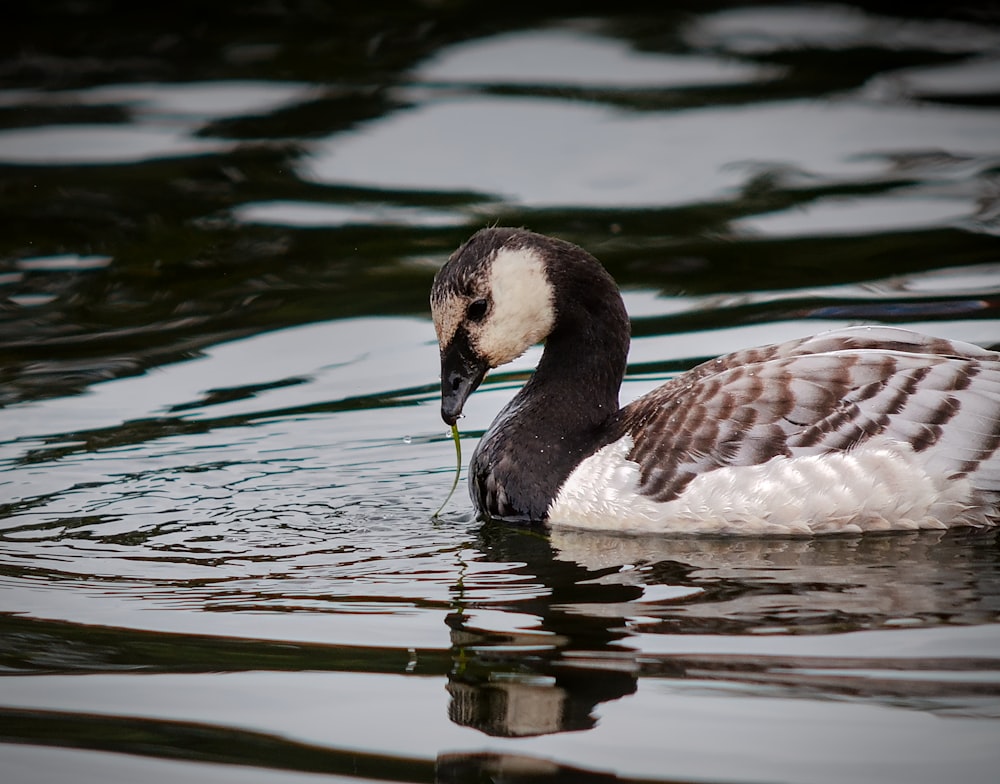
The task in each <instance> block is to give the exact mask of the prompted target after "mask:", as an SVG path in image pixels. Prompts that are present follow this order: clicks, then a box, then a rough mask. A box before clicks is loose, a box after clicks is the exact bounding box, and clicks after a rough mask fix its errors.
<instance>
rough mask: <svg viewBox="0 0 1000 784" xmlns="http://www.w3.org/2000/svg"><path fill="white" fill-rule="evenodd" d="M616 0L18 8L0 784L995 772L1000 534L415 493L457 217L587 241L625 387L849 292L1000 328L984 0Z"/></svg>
mask: <svg viewBox="0 0 1000 784" xmlns="http://www.w3.org/2000/svg"><path fill="white" fill-rule="evenodd" d="M604 5H605V4H594V5H588V4H586V3H582V4H581V3H577V4H573V5H572V6H570V5H569V4H564V6H552V7H550V8H547V9H546V8H540V7H538V6H537V4H524V5H520V4H517V3H513V4H511V3H506V4H503V7H502V8H490V9H488V10H487V9H485V7H484V6H482V4H473V3H461V2H456V3H388V4H379V6H378V8H377V9H376V8H372V9H371V10H367V11H365V10H360V11H359V10H354V11H351V12H347V11H345V10H344V9H343V8H342V7H340V6H337V5H334V4H326V3H323V2H312V3H306V2H302V3H288V4H265V3H262V4H236V3H225V2H220V3H210V4H185V3H180V4H175V5H173V6H171V7H170V8H164V9H161V11H162V15H161V16H160V17H159V18H154V15H152V14H150V13H149V12H148V11H147V10H145V9H140V8H139V7H138V6H135V7H133V6H132V5H130V4H119V3H113V2H89V1H88V0H84V2H76V3H48V4H33V5H31V7H30V8H22V9H20V10H18V11H17V12H13V13H11V15H10V19H8V23H7V24H5V25H4V27H3V29H2V30H0V41H2V44H3V51H4V53H5V54H4V57H3V59H2V61H0V215H2V219H0V220H2V222H0V226H2V231H0V298H2V299H0V404H2V406H3V407H2V408H0V779H2V780H3V782H4V784H8V782H10V784H22V783H23V782H60V781H67V782H69V781H73V782H79V781H102V782H103V781H129V782H132V781H143V782H146V784H153V782H158V781H175V780H176V779H177V778H179V777H181V778H185V779H188V780H194V781H206V782H229V781H234V782H235V781H240V782H244V781H248V780H249V781H261V782H271V781H282V782H290V781H307V780H308V781H314V780H317V775H319V776H320V778H319V780H328V781H345V782H346V781H365V780H368V781H370V780H376V781H392V782H397V781H399V782H430V781H438V782H466V781H471V782H478V781H505V782H555V781H560V782H562V781H567V782H604V781H614V780H626V781H633V780H637V781H743V782H761V781H774V782H778V781H781V782H842V781H845V780H854V781H879V782H883V781H884V782H897V781H898V782H907V783H909V782H935V783H936V782H941V781H961V782H963V783H964V782H993V781H995V780H996V770H997V766H998V764H1000V540H998V535H997V533H996V532H991V531H986V532H963V531H956V532H952V533H948V534H935V533H928V534H919V535H892V536H868V537H857V538H850V537H849V538H836V537H834V538H827V539H819V540H745V541H744V540H726V539H707V540H690V541H689V540H680V541H678V540H667V539H642V538H624V537H618V538H615V537H605V536H600V535H595V534H569V533H566V532H559V533H552V534H551V535H547V534H546V533H545V532H542V531H528V530H520V529H515V528H507V527H504V526H498V525H492V524H488V525H482V524H479V523H477V522H476V521H474V520H473V519H472V516H471V510H470V506H469V503H468V501H467V500H466V497H465V493H464V491H462V492H460V493H459V494H458V495H457V496H456V499H453V500H452V502H451V503H450V505H449V506H448V508H447V510H446V512H445V513H444V515H443V519H442V520H440V521H433V520H432V519H431V516H432V514H433V512H434V510H435V509H436V508H437V506H438V505H439V504H440V502H441V501H442V499H443V498H444V496H445V494H446V492H447V489H448V486H449V484H450V481H451V471H452V467H453V459H454V458H453V452H452V448H451V444H450V443H449V439H448V435H447V433H446V432H445V428H444V426H443V425H442V424H441V422H440V419H439V418H438V413H437V400H436V398H437V391H436V390H437V384H438V381H437V349H436V346H435V344H434V335H433V329H432V327H431V325H430V323H429V320H428V313H427V305H426V297H427V290H428V287H429V285H430V281H431V278H432V277H433V274H434V270H435V269H436V268H437V266H438V265H440V264H441V263H442V261H443V260H444V258H445V257H446V256H447V255H448V253H449V252H450V251H451V250H452V249H453V248H454V247H455V246H456V245H457V244H458V243H460V242H461V241H462V240H463V239H464V238H465V237H466V236H468V234H470V233H471V232H472V231H474V230H475V229H476V228H478V227H480V226H482V225H485V224H490V223H494V222H500V223H504V224H514V225H526V226H529V227H531V228H533V229H535V230H538V231H543V232H548V233H553V234H557V235H559V236H562V237H565V238H568V239H571V240H573V241H576V242H578V243H580V244H583V245H585V246H586V247H588V248H589V249H590V250H592V251H593V252H594V253H595V254H596V255H598V257H600V258H601V259H602V260H603V261H604V262H605V263H606V264H607V266H608V267H609V269H610V270H611V271H612V272H613V274H614V275H615V277H616V278H617V279H618V280H619V281H620V283H621V284H622V286H623V288H624V291H625V296H626V302H627V305H628V307H629V310H630V312H631V314H632V316H633V330H634V334H635V341H634V344H633V348H632V354H631V357H630V371H629V376H628V378H627V380H626V384H625V387H624V390H623V398H624V399H631V398H632V397H635V396H636V395H638V394H640V393H642V392H644V391H646V390H648V389H650V388H652V387H653V386H655V385H656V384H658V383H660V382H661V381H662V380H664V379H666V378H668V377H670V376H671V375H672V374H674V373H676V372H679V371H681V370H683V369H685V368H687V367H690V366H692V365H693V364H694V363H696V362H698V361H700V360H702V359H704V358H706V357H709V356H712V355H714V354H717V353H721V352H723V351H727V350H732V349H737V348H741V347H746V346H750V345H754V344H759V343H763V342H769V341H772V340H782V339H787V338H791V337H795V336H799V335H803V334H807V333H811V332H815V331H819V330H821V329H823V328H827V327H830V326H837V325H844V324H851V323H863V322H873V323H894V324H904V325H908V326H913V327H916V328H918V329H922V330H925V331H929V332H933V333H935V334H939V335H943V336H946V337H950V338H960V339H964V340H970V341H973V342H976V343H979V344H981V345H984V346H991V347H998V346H1000V242H998V240H997V235H998V233H1000V14H998V13H997V12H996V10H995V9H993V8H991V7H990V6H989V5H987V4H966V5H957V6H956V5H944V4H942V5H941V6H935V5H933V4H928V3H919V4H914V6H913V8H912V9H911V11H910V16H907V17H899V16H894V15H892V13H893V11H892V6H890V5H889V4H885V5H879V4H872V5H870V6H869V7H868V8H867V9H865V8H863V7H862V6H852V7H847V6H838V5H801V6H796V5H789V6H780V7H779V6H765V5H760V4H756V5H747V6H739V5H735V4H714V3H692V4H690V5H685V4H675V5H674V6H673V10H672V11H670V12H662V13H659V14H655V15H653V14H650V13H648V12H645V11H643V10H642V9H641V7H639V10H633V9H632V8H631V7H630V5H629V4H627V3H625V4H621V3H619V4H616V7H617V9H618V10H617V11H616V12H615V13H613V14H611V15H609V12H608V10H607V9H606V7H602V6H604ZM537 356H538V354H537V351H536V352H534V353H532V354H530V355H529V356H527V357H525V358H523V359H522V360H520V361H518V363H516V364H515V365H514V366H512V368H509V369H506V370H505V371H504V372H502V373H497V374H496V375H495V376H494V377H492V379H491V380H490V381H489V382H487V384H486V385H485V386H484V388H483V389H482V390H481V391H480V392H479V393H477V394H476V395H475V396H474V397H473V399H472V401H471V402H470V405H469V406H468V409H467V416H466V418H465V419H464V420H463V421H462V424H463V439H464V447H465V451H466V455H468V454H470V453H471V451H472V447H473V445H474V443H475V440H476V438H477V437H478V436H479V435H480V434H481V433H482V431H483V430H484V429H485V427H486V426H487V425H488V423H489V421H490V420H491V419H492V417H493V415H494V414H495V413H496V411H497V410H498V409H499V408H500V406H501V405H502V404H503V402H504V401H505V400H506V399H508V398H509V397H510V395H511V394H512V392H513V390H514V389H515V388H516V387H517V386H518V385H519V384H520V383H522V381H523V379H524V377H525V374H526V373H527V372H528V371H529V370H530V367H531V365H532V362H533V361H534V360H535V359H536V358H537Z"/></svg>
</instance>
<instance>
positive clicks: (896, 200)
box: [730, 193, 976, 237]
mask: <svg viewBox="0 0 1000 784" xmlns="http://www.w3.org/2000/svg"><path fill="white" fill-rule="evenodd" d="M975 206H976V205H975V203H974V202H973V201H972V200H971V199H964V200H963V199H956V198H949V199H944V198H937V199H935V198H926V197H920V196H919V195H918V196H916V197H915V198H906V196H905V195H903V194H901V193H896V194H894V195H893V196H876V197H868V198H859V197H852V198H831V199H824V200H821V201H815V202H810V203H808V204H805V205H802V206H799V207H796V208H794V209H786V210H781V211H780V212H773V213H767V214H764V215H754V216H752V217H748V218H741V219H740V220H736V221H733V222H732V223H731V224H730V228H732V229H733V230H734V231H738V232H747V233H750V234H763V235H766V236H768V237H805V236H820V237H822V236H828V235H833V234H851V235H858V234H866V233H869V232H870V233H872V234H878V233H882V232H893V231H907V230H912V229H929V228H933V227H936V226H954V225H956V224H958V223H961V222H962V221H965V220H968V219H969V218H970V217H972V214H973V212H974V210H975Z"/></svg>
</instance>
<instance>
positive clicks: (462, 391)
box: [441, 331, 489, 425]
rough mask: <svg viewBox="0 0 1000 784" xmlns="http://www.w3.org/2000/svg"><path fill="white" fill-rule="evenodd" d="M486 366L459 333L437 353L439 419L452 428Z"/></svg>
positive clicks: (460, 332) (486, 368)
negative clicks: (439, 383) (438, 363)
mask: <svg viewBox="0 0 1000 784" xmlns="http://www.w3.org/2000/svg"><path fill="white" fill-rule="evenodd" d="M487 370H489V366H488V365H487V364H486V362H485V361H484V360H483V359H481V358H480V357H478V356H476V354H475V353H474V352H473V350H472V347H471V346H469V340H468V338H467V337H466V336H465V335H464V334H463V333H462V331H459V332H458V333H457V334H456V335H455V337H454V338H453V339H452V341H451V343H450V344H449V345H448V346H447V347H446V348H444V349H442V350H441V418H442V419H443V420H444V421H445V424H448V425H454V424H455V423H456V422H457V421H458V418H459V417H460V416H461V415H462V408H463V407H464V406H465V401H466V400H468V399H469V395H471V394H472V393H473V392H475V391H476V389H477V388H478V387H479V385H480V384H481V383H482V381H483V378H484V377H485V376H486V371H487Z"/></svg>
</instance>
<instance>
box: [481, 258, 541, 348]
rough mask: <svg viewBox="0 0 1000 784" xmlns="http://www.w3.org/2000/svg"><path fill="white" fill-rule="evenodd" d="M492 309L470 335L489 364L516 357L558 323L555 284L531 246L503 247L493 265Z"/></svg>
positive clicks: (491, 268)
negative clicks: (554, 297)
mask: <svg viewBox="0 0 1000 784" xmlns="http://www.w3.org/2000/svg"><path fill="white" fill-rule="evenodd" d="M489 291H490V294H491V296H492V298H493V310H492V312H491V313H490V317H489V318H488V319H486V321H484V322H483V323H482V324H481V325H480V328H478V329H470V337H471V338H472V341H473V345H474V347H475V349H476V351H477V352H478V353H479V355H480V356H483V357H485V358H486V360H487V361H488V362H489V363H490V367H498V366H499V365H503V364H504V363H506V362H510V361H512V360H514V359H517V358H518V357H519V356H521V354H523V353H524V352H525V351H527V350H528V349H529V348H531V346H533V345H535V344H536V343H538V342H539V341H541V340H542V339H544V338H545V337H546V336H547V335H548V334H549V332H551V331H552V325H553V324H554V323H555V307H554V305H553V295H552V286H551V284H550V283H549V281H548V278H547V277H546V276H545V263H544V261H543V259H542V257H541V256H540V255H539V254H538V253H537V252H536V251H533V250H529V249H523V248H518V249H510V248H501V249H500V250H499V251H497V255H496V258H495V259H494V260H493V263H492V264H491V265H490V282H489Z"/></svg>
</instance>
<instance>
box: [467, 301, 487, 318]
mask: <svg viewBox="0 0 1000 784" xmlns="http://www.w3.org/2000/svg"><path fill="white" fill-rule="evenodd" d="M489 306H490V303H489V302H487V301H486V300H485V299H477V300H473V301H472V302H470V303H469V307H468V308H467V309H466V311H465V315H466V316H467V317H468V319H469V321H481V320H482V318H483V316H485V315H486V311H487V310H488V309H489Z"/></svg>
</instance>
